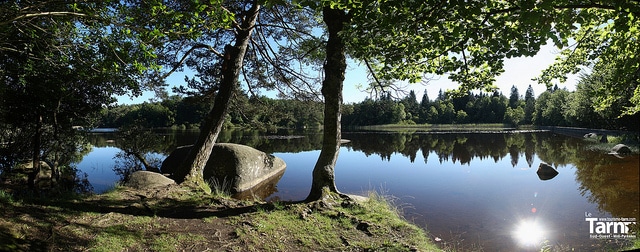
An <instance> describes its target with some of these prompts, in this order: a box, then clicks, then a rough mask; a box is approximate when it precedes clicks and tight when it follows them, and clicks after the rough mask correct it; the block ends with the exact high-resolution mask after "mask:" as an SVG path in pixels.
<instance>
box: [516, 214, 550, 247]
mask: <svg viewBox="0 0 640 252" xmlns="http://www.w3.org/2000/svg"><path fill="white" fill-rule="evenodd" d="M514 237H515V239H516V241H517V242H518V244H520V245H523V246H537V245H540V243H542V240H543V239H544V229H543V228H542V226H540V224H538V223H536V222H534V221H530V220H524V221H522V222H520V223H519V224H518V226H517V227H516V229H515V231H514Z"/></svg>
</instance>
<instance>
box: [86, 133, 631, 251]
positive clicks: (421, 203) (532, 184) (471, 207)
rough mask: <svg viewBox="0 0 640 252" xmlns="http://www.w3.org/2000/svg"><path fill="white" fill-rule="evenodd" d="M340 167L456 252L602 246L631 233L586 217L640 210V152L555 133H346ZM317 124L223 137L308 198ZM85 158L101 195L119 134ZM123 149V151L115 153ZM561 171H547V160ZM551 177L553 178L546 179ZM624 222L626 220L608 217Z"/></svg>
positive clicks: (344, 188) (103, 139) (358, 189)
mask: <svg viewBox="0 0 640 252" xmlns="http://www.w3.org/2000/svg"><path fill="white" fill-rule="evenodd" d="M196 137H197V132H193V131H162V132H159V133H158V135H157V139H156V140H157V145H155V146H154V148H155V149H154V150H150V151H149V153H150V156H149V157H150V159H152V160H155V162H156V163H158V162H160V161H161V160H162V159H163V158H164V157H165V156H166V155H167V154H168V153H170V151H171V150H173V149H174V148H175V147H176V146H181V145H186V144H191V143H193V142H194V141H195V138H196ZM343 138H344V139H348V140H351V142H349V143H346V144H343V145H342V147H341V148H340V155H339V158H338V162H337V164H336V168H335V174H336V185H337V187H338V189H339V190H340V191H341V192H344V193H351V194H361V195H366V194H367V192H369V191H376V192H378V193H379V194H382V195H384V196H385V197H387V198H388V199H389V200H390V201H391V202H393V204H394V205H395V206H396V207H398V209H399V210H400V211H401V212H402V214H403V215H404V216H405V218H406V219H408V220H410V221H412V222H413V223H415V224H417V225H418V226H420V227H423V228H426V229H427V230H428V232H429V236H430V237H431V239H432V240H434V241H435V242H436V243H440V244H441V245H442V246H444V247H447V248H451V249H455V250H457V251H469V250H484V251H527V250H531V251H539V250H540V248H541V243H543V245H544V246H554V247H555V248H560V249H567V248H575V249H576V250H577V251H601V250H603V249H606V248H611V249H614V250H615V248H618V247H619V246H621V245H624V244H626V243H628V242H629V241H630V239H628V238H627V239H625V238H621V239H604V238H594V235H597V234H596V233H595V231H593V230H590V228H593V227H592V226H594V225H597V224H598V223H597V222H596V221H592V222H589V221H588V219H587V218H636V219H637V218H638V217H640V214H639V212H638V209H639V208H640V207H639V204H640V203H639V202H640V193H639V189H638V186H639V185H640V182H639V179H638V177H639V171H638V170H639V167H640V160H639V156H638V155H633V156H627V157H624V158H619V157H616V156H614V155H609V154H606V153H602V152H601V151H594V150H590V148H589V146H588V143H587V142H585V141H583V140H582V139H577V138H571V137H566V136H563V135H557V134H553V133H550V132H475V133H459V132H403V133H398V132H372V131H361V132H343ZM321 139H322V135H321V132H295V131H283V132H278V133H277V134H265V133H259V132H256V131H238V130H237V131H225V132H223V133H221V135H220V137H219V140H220V141H221V142H233V143H241V144H246V145H249V146H252V147H254V148H256V149H259V150H262V151H265V152H268V153H272V154H273V155H275V156H278V157H280V158H282V159H283V160H284V161H285V162H286V163H287V169H286V171H285V173H284V175H283V176H282V178H281V179H280V180H279V181H278V183H277V185H276V188H275V192H273V193H271V194H270V195H269V196H267V198H266V199H267V200H302V199H304V198H305V197H306V196H307V194H308V193H309V190H310V186H311V171H312V169H313V167H314V165H315V162H316V159H317V158H318V155H319V153H320V151H319V149H320V146H321ZM90 142H91V144H92V145H93V148H92V149H91V151H90V152H89V153H88V154H87V155H86V156H84V158H83V159H82V161H81V162H80V163H78V165H77V166H78V168H79V170H81V171H83V172H85V173H86V174H87V178H88V180H89V182H90V183H91V184H92V185H93V188H94V191H95V192H97V193H101V192H104V191H105V190H108V189H109V188H111V187H113V185H114V183H115V182H117V181H118V180H119V179H120V176H119V175H118V174H117V173H116V172H115V171H114V167H115V168H116V169H115V170H118V169H122V167H123V166H126V165H127V164H130V161H126V160H123V159H122V158H121V156H118V153H119V152H120V148H119V147H120V146H124V144H125V143H122V142H123V140H117V139H116V137H115V135H114V134H113V133H93V134H91V135H90ZM116 156H118V157H119V158H115V157H116ZM543 162H544V163H547V164H549V165H551V166H552V167H553V168H555V169H556V170H557V171H558V175H557V176H555V177H553V178H551V179H548V178H541V177H539V176H538V174H537V173H536V171H537V169H538V166H539V165H540V164H541V163H543ZM543 179H546V180H543ZM612 220H618V219H612Z"/></svg>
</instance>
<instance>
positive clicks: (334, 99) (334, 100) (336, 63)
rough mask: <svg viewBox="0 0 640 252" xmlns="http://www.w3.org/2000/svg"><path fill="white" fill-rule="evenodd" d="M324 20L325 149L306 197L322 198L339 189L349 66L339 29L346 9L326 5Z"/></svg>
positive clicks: (345, 15)
mask: <svg viewBox="0 0 640 252" xmlns="http://www.w3.org/2000/svg"><path fill="white" fill-rule="evenodd" d="M322 14H323V20H324V22H325V23H326V24H327V29H328V30H329V40H328V41H327V47H326V51H327V60H326V62H325V65H324V73H325V77H324V78H325V79H324V81H323V82H322V95H323V96H324V132H323V134H324V135H323V139H322V150H321V151H320V156H319V157H318V161H317V162H316V165H315V167H314V168H313V181H312V183H311V192H309V196H307V199H306V201H314V200H319V199H321V198H322V197H323V193H324V192H335V193H337V192H338V189H337V188H336V183H335V174H334V168H335V166H336V161H337V160H338V153H339V151H340V139H341V130H340V128H341V127H340V117H341V111H340V110H341V106H342V84H343V82H344V74H345V71H346V69H347V63H346V57H345V45H344V42H343V41H342V39H341V38H340V36H339V35H338V33H339V32H340V31H342V29H343V27H344V25H345V23H347V22H349V17H348V15H347V13H345V12H344V11H342V10H334V9H331V8H329V7H325V8H324V9H323V11H322Z"/></svg>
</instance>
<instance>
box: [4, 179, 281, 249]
mask: <svg viewBox="0 0 640 252" xmlns="http://www.w3.org/2000/svg"><path fill="white" fill-rule="evenodd" d="M0 190H1V189H0ZM0 203H1V204H0V251H52V250H65V251H79V250H86V249H87V248H96V247H99V246H101V241H102V240H108V241H106V242H105V244H107V243H108V244H116V245H118V244H120V245H121V246H124V247H104V248H101V249H102V250H103V251H109V250H122V249H126V248H128V247H131V246H134V249H135V248H136V247H135V246H142V247H138V248H139V249H143V250H144V249H145V248H147V247H153V246H159V245H158V244H160V245H162V244H161V242H160V241H157V237H160V236H163V237H169V238H171V239H174V240H175V239H195V240H197V239H196V238H197V237H196V238H194V237H186V238H185V237H182V238H180V237H179V235H180V234H183V233H187V234H197V235H199V236H202V237H206V238H210V236H213V235H215V236H217V237H213V238H218V239H220V240H221V241H220V242H221V243H223V242H224V241H222V240H224V239H222V238H225V237H223V236H226V238H229V237H232V236H234V234H233V232H234V231H233V227H231V226H230V225H228V223H227V222H226V221H222V219H228V218H233V217H236V216H241V215H242V214H246V213H251V212H255V211H258V210H264V209H271V208H273V205H272V204H270V203H264V202H252V201H236V200H232V199H224V198H214V197H213V196H209V195H205V194H203V193H197V192H193V191H188V190H184V189H181V188H179V187H178V186H175V188H173V189H172V190H171V191H170V192H162V193H158V191H152V192H149V191H135V190H132V189H118V190H116V191H114V192H110V193H108V194H105V195H91V196H86V197H80V196H77V195H73V196H61V195H56V196H54V195H50V196H48V197H45V196H38V197H23V198H11V199H4V200H1V201H0ZM203 220H209V221H203ZM178 231H180V232H178ZM214 233H215V234H214ZM176 237H178V238H176ZM101 239H102V240H101ZM140 241H142V243H146V244H143V245H135V244H136V243H140ZM176 243H177V242H176ZM101 249H98V250H101Z"/></svg>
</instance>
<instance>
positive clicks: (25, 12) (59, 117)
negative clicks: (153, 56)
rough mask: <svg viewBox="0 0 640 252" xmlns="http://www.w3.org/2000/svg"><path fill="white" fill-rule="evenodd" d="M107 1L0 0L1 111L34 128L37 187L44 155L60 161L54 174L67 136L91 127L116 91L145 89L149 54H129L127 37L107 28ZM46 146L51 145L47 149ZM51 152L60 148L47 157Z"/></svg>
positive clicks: (14, 123) (15, 123)
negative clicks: (143, 84) (122, 37)
mask: <svg viewBox="0 0 640 252" xmlns="http://www.w3.org/2000/svg"><path fill="white" fill-rule="evenodd" d="M108 6H109V5H108V3H105V2H93V1H77V2H66V1H13V2H2V3H0V13H2V14H0V35H1V36H2V37H3V38H4V39H3V40H2V42H1V43H0V55H1V56H0V85H1V86H0V90H1V91H0V94H1V95H2V100H1V103H2V104H1V106H2V107H3V111H2V112H3V114H1V115H0V116H2V121H3V122H4V123H7V124H9V125H10V126H11V127H15V129H14V131H22V132H30V133H31V136H29V138H31V139H32V141H31V142H32V143H31V146H32V150H31V152H32V155H31V160H32V161H33V163H34V168H35V170H34V173H32V176H30V181H29V182H30V184H32V183H33V181H32V178H33V175H34V174H35V173H37V172H38V169H39V166H40V162H39V161H40V160H41V159H43V158H44V159H47V161H51V162H50V163H52V164H53V167H52V168H53V175H54V176H55V175H57V174H59V173H58V171H57V167H56V166H57V165H56V163H57V161H58V159H59V157H60V155H58V154H57V153H58V152H59V151H64V150H63V149H64V148H66V147H63V146H62V144H66V143H67V141H64V140H63V139H62V137H61V134H62V133H68V134H73V130H72V126H91V125H92V122H93V121H92V117H91V116H92V115H95V114H96V112H98V111H100V109H101V108H102V106H104V105H108V104H111V103H112V102H113V101H114V100H113V97H112V95H113V94H124V93H126V92H129V91H133V92H139V91H140V87H141V85H140V84H139V81H140V80H141V79H142V76H143V72H144V71H145V68H146V66H147V65H146V63H145V62H142V61H139V60H138V59H144V58H145V57H144V55H143V53H142V52H141V51H137V50H127V52H125V50H126V49H127V48H126V46H125V45H123V44H120V42H123V40H121V39H120V38H118V37H116V36H112V34H110V33H109V32H107V31H105V30H104V29H103V28H104V27H105V26H108V24H109V23H110V21H109V20H110V14H109V11H110V10H109V8H108ZM5 126H6V125H5ZM46 137H48V138H49V139H50V140H49V141H47V142H45V141H44V139H46ZM66 137H69V138H73V136H72V135H67V136H66ZM47 143H49V144H52V145H49V146H48V147H47V148H45V144H47ZM47 150H57V151H55V152H53V154H52V157H46V155H47V153H48V152H51V151H47ZM52 159H53V160H52Z"/></svg>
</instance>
